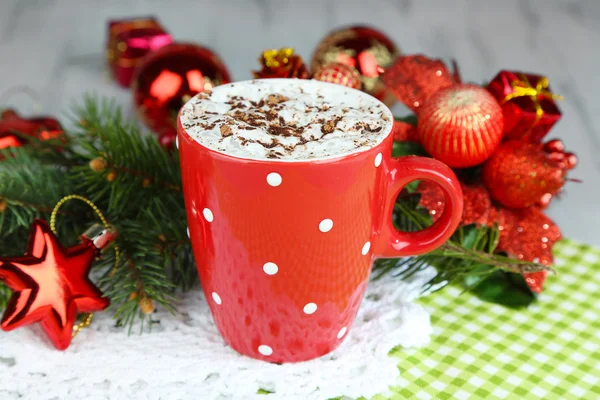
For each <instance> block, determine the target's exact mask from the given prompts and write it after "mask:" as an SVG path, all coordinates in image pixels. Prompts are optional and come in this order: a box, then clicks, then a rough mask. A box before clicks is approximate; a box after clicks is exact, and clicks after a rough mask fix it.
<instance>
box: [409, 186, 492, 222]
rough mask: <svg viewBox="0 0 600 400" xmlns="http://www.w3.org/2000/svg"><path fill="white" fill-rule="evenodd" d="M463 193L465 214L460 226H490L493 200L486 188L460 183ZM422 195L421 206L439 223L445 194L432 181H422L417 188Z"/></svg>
mask: <svg viewBox="0 0 600 400" xmlns="http://www.w3.org/2000/svg"><path fill="white" fill-rule="evenodd" d="M460 187H461V189H462V193H463V214H462V218H461V220H460V225H461V226H463V225H470V224H477V225H488V224H489V222H490V218H489V217H490V210H491V209H492V200H491V199H490V195H489V194H488V192H487V190H486V189H485V187H484V186H483V185H481V184H479V183H475V184H467V183H464V182H461V183H460ZM417 191H418V192H419V193H420V194H421V199H420V200H419V205H420V206H421V207H424V208H426V209H427V210H428V211H429V214H430V215H431V218H432V221H433V222H435V221H437V220H438V219H439V218H440V217H441V216H442V212H443V211H444V192H442V189H440V187H439V185H436V184H434V183H432V182H430V181H421V182H420V183H419V186H418V187H417Z"/></svg>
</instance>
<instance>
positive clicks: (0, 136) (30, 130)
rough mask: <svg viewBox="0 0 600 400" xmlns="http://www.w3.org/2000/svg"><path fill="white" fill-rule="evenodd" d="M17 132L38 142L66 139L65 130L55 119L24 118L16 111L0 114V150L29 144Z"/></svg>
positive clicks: (6, 111)
mask: <svg viewBox="0 0 600 400" xmlns="http://www.w3.org/2000/svg"><path fill="white" fill-rule="evenodd" d="M15 132H18V133H21V134H24V135H27V136H31V137H33V138H36V139H38V140H50V139H61V138H64V132H63V129H62V127H61V125H60V123H59V122H58V121H57V120H56V119H54V118H50V117H33V118H22V117H21V116H20V115H19V114H17V113H16V112H15V111H14V110H10V109H9V110H4V111H3V112H2V114H0V149H4V148H8V147H20V146H23V145H25V144H27V142H28V140H27V138H26V137H23V136H19V135H16V134H15Z"/></svg>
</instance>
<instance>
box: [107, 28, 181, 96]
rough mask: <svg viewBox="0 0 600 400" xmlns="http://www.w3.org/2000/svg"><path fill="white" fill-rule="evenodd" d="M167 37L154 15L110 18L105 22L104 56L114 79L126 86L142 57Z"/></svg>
mask: <svg viewBox="0 0 600 400" xmlns="http://www.w3.org/2000/svg"><path fill="white" fill-rule="evenodd" d="M172 41H173V40H172V38H171V36H170V35H169V34H168V33H167V32H166V31H165V30H164V28H163V27H162V26H161V25H160V24H159V23H158V21H157V20H156V19H155V18H131V19H121V20H112V21H110V22H109V23H108V40H107V43H106V59H107V62H108V65H109V67H110V69H111V71H112V73H113V76H114V78H115V80H116V81H117V82H118V83H119V84H120V85H121V86H123V87H129V85H131V80H132V79H133V75H134V72H135V69H136V68H137V67H138V66H140V65H141V63H142V60H143V58H144V57H145V56H146V55H147V54H149V53H151V52H153V51H155V50H157V49H159V48H161V47H163V46H165V45H167V44H169V43H171V42H172Z"/></svg>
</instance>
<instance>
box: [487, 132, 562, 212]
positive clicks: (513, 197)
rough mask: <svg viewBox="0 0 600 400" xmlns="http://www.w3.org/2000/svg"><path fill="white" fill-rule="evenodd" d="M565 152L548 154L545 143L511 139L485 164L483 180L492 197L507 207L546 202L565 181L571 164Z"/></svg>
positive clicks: (521, 206)
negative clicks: (542, 144)
mask: <svg viewBox="0 0 600 400" xmlns="http://www.w3.org/2000/svg"><path fill="white" fill-rule="evenodd" d="M550 147H552V145H551V146H550ZM561 154H562V155H563V156H560V155H561ZM565 154H569V153H563V152H562V151H558V152H554V153H547V152H546V151H545V150H544V149H543V148H542V146H541V145H538V144H532V143H527V142H521V141H517V140H510V141H508V142H504V143H502V144H501V145H500V147H499V148H498V150H497V151H496V152H495V153H494V155H492V157H491V158H490V159H489V160H488V161H487V162H486V163H485V165H484V166H483V169H482V172H481V179H482V181H483V183H484V185H485V186H486V187H487V189H488V190H489V192H490V195H491V196H492V199H494V200H495V201H497V202H498V203H500V204H502V205H504V206H506V207H512V208H523V207H529V206H532V205H535V204H542V205H544V204H545V203H547V202H548V201H549V199H551V198H552V196H554V195H555V194H556V193H558V192H559V191H560V189H561V188H562V187H563V185H564V184H565V175H566V171H567V169H569V168H570V166H571V162H570V161H568V159H569V157H568V156H566V155H565ZM546 199H547V200H546Z"/></svg>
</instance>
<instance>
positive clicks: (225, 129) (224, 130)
mask: <svg viewBox="0 0 600 400" xmlns="http://www.w3.org/2000/svg"><path fill="white" fill-rule="evenodd" d="M231 135H233V131H232V130H231V126H229V125H221V136H223V137H227V136H231Z"/></svg>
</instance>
